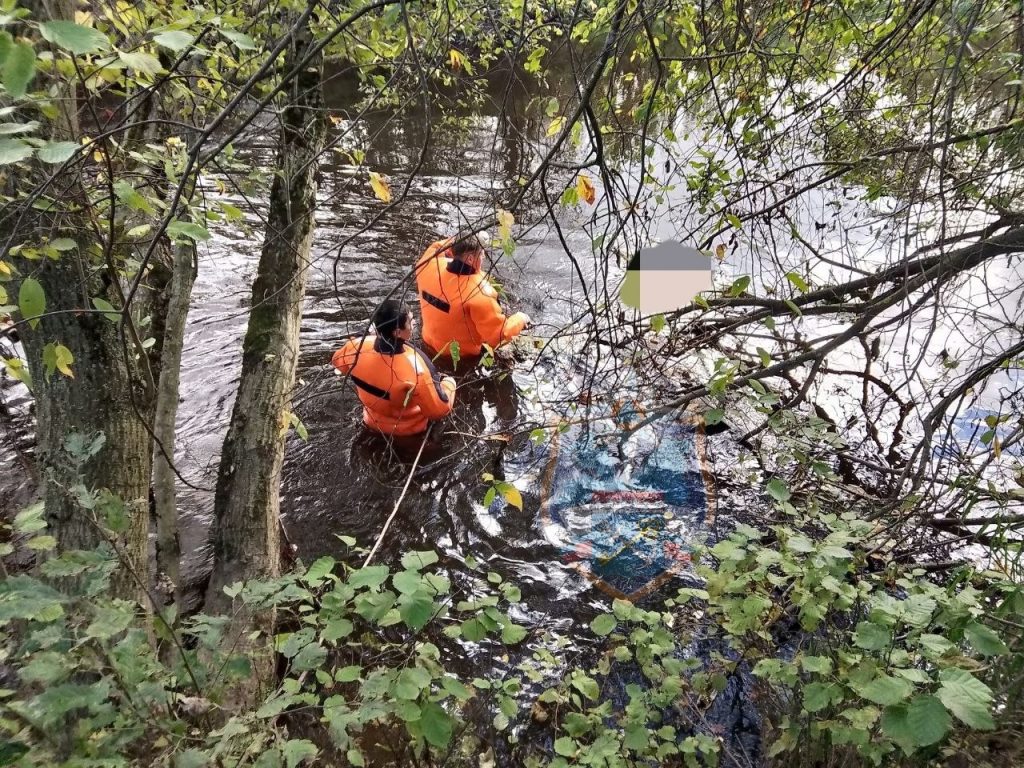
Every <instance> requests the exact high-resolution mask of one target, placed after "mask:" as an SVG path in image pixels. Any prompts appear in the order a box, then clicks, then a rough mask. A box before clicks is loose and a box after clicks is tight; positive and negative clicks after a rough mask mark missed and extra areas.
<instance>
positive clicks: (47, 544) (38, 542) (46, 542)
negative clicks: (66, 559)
mask: <svg viewBox="0 0 1024 768" xmlns="http://www.w3.org/2000/svg"><path fill="white" fill-rule="evenodd" d="M25 546H26V547H28V548H29V549H34V550H36V551H37V552H49V551H50V550H51V549H53V548H54V547H56V546H57V540H56V539H55V538H53V536H33V537H32V538H31V539H29V540H28V541H27V542H25Z"/></svg>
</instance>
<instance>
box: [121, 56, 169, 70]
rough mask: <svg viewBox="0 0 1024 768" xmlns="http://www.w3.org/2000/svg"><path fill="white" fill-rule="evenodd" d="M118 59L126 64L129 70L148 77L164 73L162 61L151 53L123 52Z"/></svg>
mask: <svg viewBox="0 0 1024 768" xmlns="http://www.w3.org/2000/svg"><path fill="white" fill-rule="evenodd" d="M118 58H119V59H121V61H123V62H124V63H125V65H126V66H127V67H128V68H129V69H134V70H135V71H136V72H142V73H144V74H147V75H158V74H160V73H161V72H163V71H164V68H163V65H162V64H161V63H160V59H158V58H157V57H156V56H154V55H153V54H151V53H127V52H126V51H121V52H120V53H119V54H118Z"/></svg>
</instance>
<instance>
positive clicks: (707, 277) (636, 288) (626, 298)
mask: <svg viewBox="0 0 1024 768" xmlns="http://www.w3.org/2000/svg"><path fill="white" fill-rule="evenodd" d="M711 264H712V259H711V257H710V256H708V255H707V254H704V253H701V252H700V251H698V250H697V249H696V248H691V247H689V246H686V245H682V244H680V243H676V242H674V241H671V240H666V241H665V242H663V243H659V244H658V245H656V246H654V247H653V248H643V249H641V250H640V251H639V252H638V253H636V254H634V255H633V257H632V258H631V259H630V261H629V264H628V265H627V267H626V276H625V278H624V279H623V281H622V288H621V290H620V292H619V300H620V301H622V303H623V304H625V305H626V306H627V307H632V308H633V309H638V310H640V312H641V313H642V314H645V315H652V314H657V313H661V312H671V311H673V310H676V309H681V308H683V307H685V306H687V305H688V304H689V303H690V302H691V301H693V298H694V296H696V295H697V294H699V293H701V292H702V291H708V290H711V288H712V287H713V283H712V271H711Z"/></svg>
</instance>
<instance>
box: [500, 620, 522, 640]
mask: <svg viewBox="0 0 1024 768" xmlns="http://www.w3.org/2000/svg"><path fill="white" fill-rule="evenodd" d="M525 638H526V627H521V626H519V625H518V624H512V623H509V624H505V625H504V626H503V627H502V628H501V642H503V643H504V644H505V645H515V644H516V643H521V642H522V641H523V640H524V639H525Z"/></svg>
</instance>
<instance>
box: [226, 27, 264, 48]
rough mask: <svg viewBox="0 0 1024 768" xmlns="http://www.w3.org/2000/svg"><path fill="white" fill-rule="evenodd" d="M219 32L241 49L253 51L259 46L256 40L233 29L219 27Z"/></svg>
mask: <svg viewBox="0 0 1024 768" xmlns="http://www.w3.org/2000/svg"><path fill="white" fill-rule="evenodd" d="M219 31H220V33H221V34H222V35H223V36H224V37H225V38H227V39H228V40H230V41H231V42H232V43H234V44H235V46H236V47H237V48H238V49H239V50H241V51H255V50H257V49H258V48H259V46H258V45H256V41H255V40H253V39H252V38H251V37H249V36H248V35H246V34H244V33H242V32H239V31H237V30H234V29H223V28H222V29H220V30H219Z"/></svg>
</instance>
